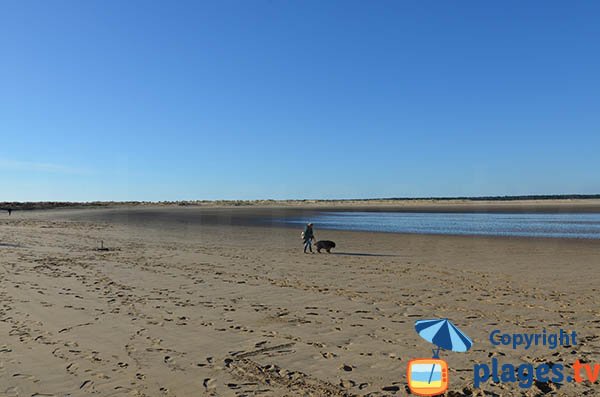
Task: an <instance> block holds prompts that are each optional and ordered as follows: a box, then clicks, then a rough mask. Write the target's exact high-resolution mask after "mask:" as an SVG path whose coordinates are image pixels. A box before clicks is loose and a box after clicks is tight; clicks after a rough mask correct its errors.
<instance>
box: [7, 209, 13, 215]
mask: <svg viewBox="0 0 600 397" xmlns="http://www.w3.org/2000/svg"><path fill="white" fill-rule="evenodd" d="M7 211H8V216H10V214H12V209H10V208H9V209H7Z"/></svg>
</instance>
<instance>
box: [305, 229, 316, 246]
mask: <svg viewBox="0 0 600 397" xmlns="http://www.w3.org/2000/svg"><path fill="white" fill-rule="evenodd" d="M313 238H315V235H314V233H313V228H312V227H310V226H306V229H304V241H305V242H306V241H308V240H311V239H313Z"/></svg>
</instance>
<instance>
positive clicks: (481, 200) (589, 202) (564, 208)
mask: <svg viewBox="0 0 600 397" xmlns="http://www.w3.org/2000/svg"><path fill="white" fill-rule="evenodd" d="M111 207H118V208H123V207H141V208H149V207H200V208H231V207H242V208H244V207H245V208H248V207H250V208H281V209H299V210H318V211H342V210H343V211H391V212H456V213H465V212H500V213H509V212H517V213H520V212H532V213H536V212H544V213H553V212H557V213H570V212H572V213H590V212H592V213H596V212H600V195H556V196H539V195H538V196H497V197H441V198H389V199H356V200H353V199H342V200H308V199H307V200H190V201H187V200H185V201H159V202H150V201H93V202H2V203H0V210H8V209H11V210H49V209H69V208H71V209H78V208H79V209H83V208H111Z"/></svg>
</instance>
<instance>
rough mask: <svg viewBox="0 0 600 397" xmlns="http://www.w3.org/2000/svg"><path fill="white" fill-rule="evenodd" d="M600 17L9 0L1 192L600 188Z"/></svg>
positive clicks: (0, 73)
mask: <svg viewBox="0 0 600 397" xmlns="http://www.w3.org/2000/svg"><path fill="white" fill-rule="evenodd" d="M599 19H600V2H597V1H573V2H566V1H526V2H524V1H501V2H483V1H453V2H435V1H416V0H414V1H383V0H382V1H351V0H344V1H333V0H302V1H300V0H297V1H291V0H271V1H264V0H243V1H242V0H240V1H230V0H219V1H210V2H203V1H196V0H194V1H183V0H181V1H176V2H169V1H111V0H108V1H105V0H102V1H100V0H97V1H93V0H90V1H65V0H57V1H41V0H40V1H30V0H24V1H13V0H0V176H1V178H0V201H46V200H56V201H92V200H148V201H158V200H202V199H268V198H271V199H290V198H295V199H305V198H313V199H318V198H328V199H333V198H376V197H430V196H486V195H523V194H563V193H564V194H596V193H600V176H599V174H598V170H599V169H600V155H599V154H598V153H599V149H600V72H599V71H600V44H599V43H600V24H599V23H598V20H599Z"/></svg>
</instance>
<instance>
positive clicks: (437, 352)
mask: <svg viewBox="0 0 600 397" xmlns="http://www.w3.org/2000/svg"><path fill="white" fill-rule="evenodd" d="M431 351H432V352H433V358H439V357H440V348H439V347H438V348H437V350H434V349H432V350H431ZM434 370H435V364H433V365H432V366H431V373H430V374H429V380H428V381H427V383H431V378H432V377H433V371H434Z"/></svg>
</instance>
